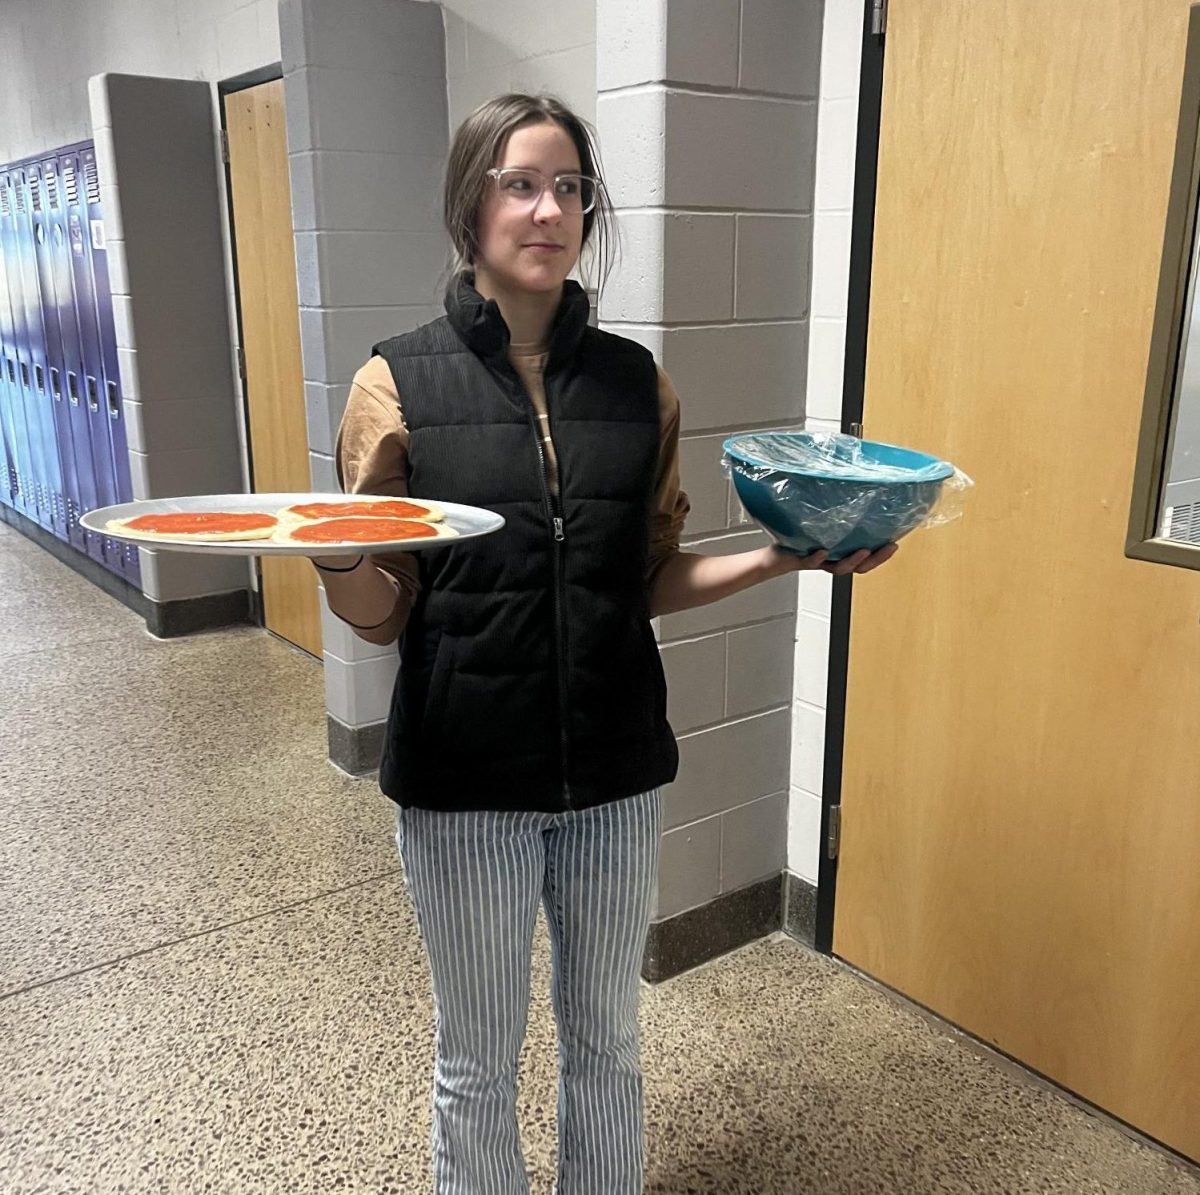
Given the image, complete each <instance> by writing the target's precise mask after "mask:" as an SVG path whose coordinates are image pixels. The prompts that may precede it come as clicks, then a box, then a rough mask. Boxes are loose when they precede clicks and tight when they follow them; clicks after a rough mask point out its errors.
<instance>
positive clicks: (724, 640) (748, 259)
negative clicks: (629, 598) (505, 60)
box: [597, 0, 822, 920]
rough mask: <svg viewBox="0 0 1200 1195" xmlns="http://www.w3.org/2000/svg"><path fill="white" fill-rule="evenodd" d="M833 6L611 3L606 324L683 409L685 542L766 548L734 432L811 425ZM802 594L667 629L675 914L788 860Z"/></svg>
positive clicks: (753, 600) (670, 620) (790, 588)
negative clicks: (817, 229) (811, 317)
mask: <svg viewBox="0 0 1200 1195" xmlns="http://www.w3.org/2000/svg"><path fill="white" fill-rule="evenodd" d="M821 14H822V6H821V4H820V2H819V0H704V2H703V3H700V0H603V2H602V3H600V5H599V6H598V9H597V86H598V88H599V94H598V98H597V123H598V126H599V133H600V139H601V145H602V147H603V151H604V156H605V162H606V166H607V180H608V183H609V188H610V191H611V193H612V195H613V199H614V202H615V203H616V205H617V206H618V208H619V221H620V227H621V233H622V237H623V239H624V255H623V260H622V264H621V267H620V269H619V270H618V271H617V273H616V274H615V275H614V279H613V283H612V286H611V287H610V289H609V291H608V292H607V294H606V296H605V298H604V300H603V302H602V304H601V312H600V314H601V320H602V323H603V326H605V327H608V328H611V329H612V330H613V331H617V332H620V333H622V334H624V335H627V336H631V337H634V338H635V339H637V340H639V341H641V342H642V343H644V344H646V345H647V346H648V347H649V348H651V350H652V351H653V352H654V353H655V356H656V357H657V358H658V360H659V361H660V363H661V364H662V365H663V367H664V368H665V369H666V371H667V372H668V373H669V374H670V375H671V377H672V379H673V381H674V382H675V385H676V388H677V389H678V391H679V393H680V398H681V401H682V427H683V442H682V445H681V457H682V473H683V482H684V487H685V489H686V490H687V491H688V493H689V495H690V497H691V500H692V513H691V515H690V517H689V520H688V525H687V528H686V535H687V539H686V541H685V546H686V547H688V548H690V549H691V550H694V551H700V552H712V553H725V552H735V551H741V550H744V549H747V548H751V547H757V546H759V545H761V544H762V543H763V542H765V541H764V538H763V537H762V536H761V534H759V533H758V532H756V531H749V530H747V529H746V527H745V525H744V524H743V523H742V522H741V517H740V512H739V508H738V505H737V503H736V501H735V500H734V499H733V497H732V493H731V487H730V486H729V483H728V481H727V479H726V477H725V475H724V473H723V472H722V469H721V465H720V459H721V442H722V440H723V439H724V438H725V436H726V435H727V434H728V433H729V432H730V431H731V430H743V429H749V428H754V427H784V426H793V425H796V424H798V423H800V422H801V421H802V420H803V418H804V413H805V377H806V373H807V348H808V299H809V289H810V285H809V277H810V261H811V236H812V207H813V172H814V164H815V155H816V96H817V88H818V80H819V62H820V44H821ZM797 590H798V585H797V582H796V579H795V578H790V577H789V578H781V579H779V580H776V581H773V582H770V583H768V584H766V585H763V586H760V587H757V588H755V589H752V590H749V591H747V592H745V593H742V594H740V595H738V596H736V597H734V598H730V599H728V600H726V601H724V602H721V603H719V604H717V605H714V606H709V607H705V608H703V609H700V610H692V611H686V612H684V613H681V614H675V615H671V616H668V617H666V618H663V619H662V620H661V625H660V628H659V638H660V643H661V645H662V653H663V660H664V663H665V666H666V671H667V676H668V682H669V685H670V712H671V716H672V719H673V723H674V725H675V729H676V731H677V732H678V733H679V735H680V751H681V768H680V775H679V779H678V781H677V782H676V783H675V784H674V785H672V786H671V787H670V788H669V789H668V790H667V792H666V794H665V828H666V833H665V835H664V839H663V859H662V868H661V879H660V891H659V896H658V903H657V909H656V912H655V919H656V920H663V919H667V918H670V917H672V916H674V915H676V914H679V913H681V912H683V911H685V910H687V909H689V908H694V907H696V906H699V905H702V904H705V903H707V902H710V901H712V900H713V899H715V898H716V897H718V896H720V895H722V894H725V893H729V892H732V891H735V890H738V889H741V888H744V887H746V886H747V885H750V884H753V883H754V882H756V881H758V880H761V879H764V878H768V877H771V876H777V875H778V874H779V873H780V872H781V870H782V869H783V868H784V867H785V865H786V861H787V858H786V843H787V817H788V790H789V781H790V767H791V753H790V747H791V741H790V739H791V702H792V670H793V655H794V636H795V612H796V605H797Z"/></svg>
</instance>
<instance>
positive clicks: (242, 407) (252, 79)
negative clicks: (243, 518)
mask: <svg viewBox="0 0 1200 1195" xmlns="http://www.w3.org/2000/svg"><path fill="white" fill-rule="evenodd" d="M282 78H283V63H282V62H272V63H269V64H268V65H267V66H260V67H257V68H255V69H254V70H252V71H246V72H245V73H244V74H241V75H232V76H231V77H230V78H228V79H220V80H218V81H217V115H218V117H219V118H220V134H219V136H220V139H221V146H220V148H219V150H218V154H217V157H218V160H219V161H220V163H221V170H222V173H223V175H224V178H225V214H226V217H227V219H228V220H229V260H230V264H231V266H232V269H233V317H234V321H235V325H236V332H237V342H236V344H233V345H230V348H240V347H241V346H242V345H243V344H244V343H245V336H246V330H245V326H244V321H243V319H242V281H241V275H240V274H239V272H238V256H237V230H236V225H235V222H234V221H235V215H234V210H233V176H232V173H231V171H230V166H229V153H228V151H227V150H226V148H225V147H226V146H227V145H228V144H229V125H228V122H227V121H226V119H225V97H226V96H229V95H233V94H234V92H237V91H245V90H246V89H247V88H249V87H258V86H259V85H260V84H262V83H273V82H274V81H275V80H276V79H282ZM238 374H239V376H238V392H239V394H240V401H239V408H238V422H239V423H240V424H241V428H242V434H243V436H244V437H245V445H246V476H247V478H248V479H249V481H250V492H251V493H253V492H254V445H253V443H252V442H251V434H252V433H251V430H250V411H249V407H248V406H247V400H246V370H245V366H244V364H243V366H242V367H241V369H240V370H239V371H238ZM252 559H253V561H254V565H253V568H252V569H251V575H252V577H253V579H254V584H253V586H252V587H251V590H250V618H251V620H252V621H253V622H254V624H255V625H257V626H260V627H265V626H266V624H267V613H266V607H265V605H264V603H263V589H262V587H263V580H262V560H261V558H260V557H258V556H254V557H252Z"/></svg>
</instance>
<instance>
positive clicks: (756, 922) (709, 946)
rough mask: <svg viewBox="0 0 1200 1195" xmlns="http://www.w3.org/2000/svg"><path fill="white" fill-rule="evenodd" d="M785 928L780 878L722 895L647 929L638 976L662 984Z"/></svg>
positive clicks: (654, 923) (763, 881) (653, 924)
mask: <svg viewBox="0 0 1200 1195" xmlns="http://www.w3.org/2000/svg"><path fill="white" fill-rule="evenodd" d="M782 928H783V877H782V876H781V875H778V876H772V877H771V878H769V879H766V880H761V881H759V882H758V883H757V884H751V885H750V886H749V887H747V888H739V889H738V890H737V891H736V892H726V893H724V894H723V895H721V896H718V897H717V899H716V900H713V901H709V903H708V904H706V905H701V906H700V907H699V908H697V909H689V910H688V911H687V912H686V913H680V914H679V916H677V917H669V918H667V920H665V921H655V922H652V923H651V925H650V932H649V934H648V935H647V938H646V950H645V953H644V954H643V956H642V978H643V979H645V980H646V982H647V983H662V982H663V980H666V979H671V978H673V977H674V976H676V975H679V974H682V973H683V972H684V971H690V970H691V969H692V968H693V967H698V966H700V964H701V963H707V962H709V961H710V960H711V959H714V958H717V957H718V956H720V955H722V954H728V953H729V952H730V951H731V950H737V949H738V947H740V946H746V945H748V944H749V943H750V942H754V941H756V940H757V939H759V938H765V937H767V936H768V935H769V934H773V933H776V932H777V931H778V930H780V929H782Z"/></svg>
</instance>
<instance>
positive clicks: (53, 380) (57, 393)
mask: <svg viewBox="0 0 1200 1195" xmlns="http://www.w3.org/2000/svg"><path fill="white" fill-rule="evenodd" d="M50 389H51V390H52V391H53V392H54V400H55V402H62V383H61V381H60V379H59V376H58V369H57V367H56V366H53V365H51V366H50Z"/></svg>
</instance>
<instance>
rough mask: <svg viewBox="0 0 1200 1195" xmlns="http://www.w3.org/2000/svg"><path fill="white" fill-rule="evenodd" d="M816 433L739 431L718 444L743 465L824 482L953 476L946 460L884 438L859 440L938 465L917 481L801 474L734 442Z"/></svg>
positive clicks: (858, 482)
mask: <svg viewBox="0 0 1200 1195" xmlns="http://www.w3.org/2000/svg"><path fill="white" fill-rule="evenodd" d="M816 434H818V433H815V432H810V431H805V430H804V429H802V428H797V429H796V430H795V431H761V432H739V433H738V434H737V435H733V436H730V437H729V438H728V439H727V440H726V441H725V443H724V444H723V445H722V446H721V447H722V450H723V451H724V453H725V455H726V456H729V457H732V458H733V459H734V460H736V461H739V462H741V463H742V464H744V465H753V466H755V467H756V468H760V469H774V470H776V471H777V472H779V473H784V474H786V475H788V476H793V477H819V478H821V479H823V480H825V481H847V482H851V483H853V484H856V485H862V484H864V483H870V484H874V485H913V484H920V483H921V482H927V481H945V480H946V479H947V478H950V477H953V476H954V466H953V465H952V464H950V462H949V461H943V460H940V459H939V458H938V457H936V456H930V455H929V453H927V452H920V451H918V450H917V449H915V448H905V447H904V446H903V445H901V444H889V443H887V442H886V441H884V440H863V441H862V443H863V444H870V445H872V446H873V447H876V448H891V449H894V450H895V451H897V452H903V453H905V454H907V455H909V456H913V457H918V458H920V459H921V460H922V461H924V462H925V464H924V465H922V466H921V467H922V468H926V467H928V465H938V466H939V468H938V469H936V470H935V471H934V472H933V474H932V475H931V476H929V477H922V478H920V479H918V480H917V481H915V482H914V481H910V480H905V479H902V478H895V479H893V480H890V481H884V480H881V479H880V478H878V477H867V476H863V477H853V476H847V475H846V474H845V473H832V472H825V471H823V470H821V469H808V470H806V471H805V472H803V473H800V472H797V471H795V470H789V469H781V468H779V466H778V465H773V464H771V462H770V461H764V460H762V459H761V458H760V457H756V456H754V455H753V454H752V453H749V452H745V451H744V450H742V449H740V448H738V447H737V441H738V440H743V439H745V438H746V437H747V436H808V437H810V438H811V437H813V436H815V435H816Z"/></svg>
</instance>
